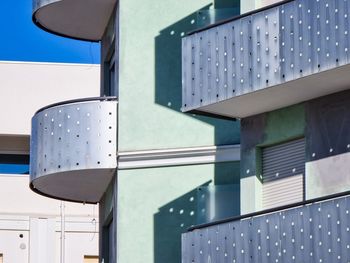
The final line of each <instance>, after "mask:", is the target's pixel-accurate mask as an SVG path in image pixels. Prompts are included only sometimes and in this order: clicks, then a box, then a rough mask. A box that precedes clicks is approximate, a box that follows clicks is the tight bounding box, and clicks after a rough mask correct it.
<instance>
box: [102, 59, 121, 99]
mask: <svg viewBox="0 0 350 263" xmlns="http://www.w3.org/2000/svg"><path fill="white" fill-rule="evenodd" d="M104 78H105V85H104V86H105V87H104V95H105V96H118V80H117V67H116V61H115V53H114V52H113V54H112V55H111V57H110V60H109V61H108V62H106V63H105V76H104Z"/></svg>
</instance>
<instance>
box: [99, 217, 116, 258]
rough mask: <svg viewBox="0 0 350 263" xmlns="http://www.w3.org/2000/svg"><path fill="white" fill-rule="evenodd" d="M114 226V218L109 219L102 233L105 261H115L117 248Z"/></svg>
mask: <svg viewBox="0 0 350 263" xmlns="http://www.w3.org/2000/svg"><path fill="white" fill-rule="evenodd" d="M113 229H114V227H113V218H112V219H111V220H110V221H109V223H108V225H106V226H104V227H103V233H102V240H103V244H102V257H103V262H104V263H112V262H114V258H115V257H114V255H115V253H114V250H115V239H114V230H113Z"/></svg>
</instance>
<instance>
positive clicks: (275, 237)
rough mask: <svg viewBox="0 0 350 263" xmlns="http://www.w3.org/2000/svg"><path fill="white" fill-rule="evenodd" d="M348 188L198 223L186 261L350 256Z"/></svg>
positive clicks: (252, 262)
mask: <svg viewBox="0 0 350 263" xmlns="http://www.w3.org/2000/svg"><path fill="white" fill-rule="evenodd" d="M349 194H350V192H347V193H341V194H338V195H333V196H330V197H325V198H319V199H315V200H311V201H308V202H303V203H298V204H295V205H289V206H286V207H284V208H281V209H277V211H276V210H275V211H274V209H271V210H269V211H263V212H258V213H255V214H251V215H247V216H243V217H241V218H237V219H231V220H225V221H222V222H218V223H217V224H215V223H214V224H208V225H202V226H198V227H193V228H192V229H190V232H187V233H185V234H183V235H182V263H204V262H205V263H208V262H212V263H214V262H215V263H219V262H220V263H224V262H225V263H226V262H227V263H229V262H230V263H235V262H237V263H238V262H239V263H244V262H249V263H273V262H280V263H295V262H298V263H299V262H314V263H316V262H317V263H320V262H324V263H325V262H327V263H330V262H332V263H335V262H341V263H347V262H350V212H349V211H350V197H349ZM273 211H274V212H273Z"/></svg>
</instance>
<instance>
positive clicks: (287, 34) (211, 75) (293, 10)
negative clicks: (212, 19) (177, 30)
mask: <svg viewBox="0 0 350 263" xmlns="http://www.w3.org/2000/svg"><path fill="white" fill-rule="evenodd" d="M349 11H350V3H349V1H347V0H345V1H344V0H332V1H329V0H317V1H315V0H293V1H291V0H288V1H282V2H279V3H278V4H275V5H272V6H269V7H267V8H264V9H260V10H257V11H254V12H252V13H248V14H244V15H241V16H239V17H236V18H233V19H231V20H229V21H225V22H223V23H219V24H216V25H214V26H210V27H208V28H204V29H202V30H199V31H196V32H192V33H189V34H188V35H187V36H186V37H184V38H183V41H182V93H183V103H182V110H183V111H184V112H193V113H196V112H199V113H203V114H209V115H210V114H212V115H220V116H222V117H227V118H243V117H247V116H251V115H255V114H259V113H263V112H267V111H272V110H275V109H279V108H283V107H286V106H290V105H293V104H296V103H300V102H303V101H307V100H310V99H313V98H317V97H320V96H324V95H328V94H331V93H335V92H339V91H342V90H345V89H348V88H349V87H350V85H349V83H350V74H348V72H349V70H350V65H349V63H350V56H349V54H350V51H349V49H350V21H349Z"/></svg>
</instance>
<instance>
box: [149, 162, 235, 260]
mask: <svg viewBox="0 0 350 263" xmlns="http://www.w3.org/2000/svg"><path fill="white" fill-rule="evenodd" d="M239 181H240V180H239V162H235V163H219V164H217V167H215V178H214V182H212V181H208V182H205V183H204V184H202V185H200V186H198V187H197V188H195V189H193V190H192V191H190V192H188V193H186V194H184V195H182V196H180V197H179V198H177V199H175V200H173V201H172V202H169V203H168V204H166V205H164V206H162V207H160V208H159V210H158V213H156V214H154V220H153V222H154V226H153V228H154V263H164V262H166V263H178V262H181V234H182V233H184V232H186V231H187V229H188V228H189V227H191V226H193V225H198V224H203V223H208V222H212V221H216V220H219V219H223V218H228V217H232V216H236V215H239V214H240V192H239V189H240V183H239ZM228 200H229V201H228Z"/></svg>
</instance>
